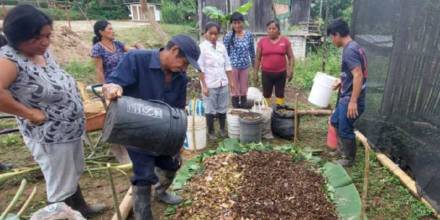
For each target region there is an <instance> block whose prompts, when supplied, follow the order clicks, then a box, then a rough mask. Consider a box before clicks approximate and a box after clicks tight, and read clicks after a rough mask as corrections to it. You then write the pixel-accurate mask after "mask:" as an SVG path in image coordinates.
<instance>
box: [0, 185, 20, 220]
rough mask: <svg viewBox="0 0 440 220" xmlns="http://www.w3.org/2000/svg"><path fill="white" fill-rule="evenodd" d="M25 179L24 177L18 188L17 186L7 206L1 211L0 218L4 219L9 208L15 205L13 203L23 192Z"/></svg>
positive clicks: (0, 219)
mask: <svg viewBox="0 0 440 220" xmlns="http://www.w3.org/2000/svg"><path fill="white" fill-rule="evenodd" d="M26 184H27V181H26V179H23V180H22V181H21V183H20V188H18V190H17V192H16V193H15V196H14V198H13V199H12V201H11V202H10V203H9V205H8V207H6V209H5V211H3V213H2V215H1V216H0V220H5V219H6V216H7V215H8V213H9V212H10V211H11V209H12V208H13V207H14V206H15V204H16V203H17V202H18V199H19V198H20V196H21V194H23V191H24V188H25V187H26Z"/></svg>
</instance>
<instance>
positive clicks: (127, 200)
mask: <svg viewBox="0 0 440 220" xmlns="http://www.w3.org/2000/svg"><path fill="white" fill-rule="evenodd" d="M132 197H133V187H130V189H128V191H127V194H125V196H124V198H123V199H122V202H121V204H120V205H119V211H120V212H121V218H122V220H126V219H127V218H128V216H129V215H130V212H131V209H132V208H133V199H132ZM112 220H118V216H117V215H116V214H114V215H113V217H112Z"/></svg>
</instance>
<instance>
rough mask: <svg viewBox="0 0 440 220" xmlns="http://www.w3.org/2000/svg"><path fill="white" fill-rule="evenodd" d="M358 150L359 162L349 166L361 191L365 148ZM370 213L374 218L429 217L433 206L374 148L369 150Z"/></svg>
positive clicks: (409, 218)
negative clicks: (413, 191)
mask: <svg viewBox="0 0 440 220" xmlns="http://www.w3.org/2000/svg"><path fill="white" fill-rule="evenodd" d="M359 148H361V149H360V150H358V157H357V160H358V162H357V163H356V165H355V166H354V167H353V168H352V169H350V170H349V171H350V172H351V176H352V178H353V181H354V183H355V184H356V187H357V188H358V190H359V192H360V193H362V190H363V187H362V185H363V175H364V160H365V157H364V156H365V154H364V150H363V149H362V147H361V146H359ZM367 201H368V215H369V217H370V218H371V219H400V218H398V217H399V216H405V217H404V218H402V219H408V220H417V219H421V218H423V217H428V216H430V215H431V214H432V212H431V210H430V209H429V208H428V207H426V206H425V205H424V204H423V203H422V202H421V201H419V200H418V199H416V198H415V197H414V196H413V195H412V194H411V193H410V192H409V191H408V189H407V188H406V187H405V186H403V185H402V184H401V183H400V180H399V179H398V178H397V177H396V176H394V175H393V174H392V173H391V172H390V171H389V170H388V169H387V168H386V167H383V166H382V165H381V164H380V163H379V161H378V160H377V158H376V155H375V153H374V152H372V153H371V154H370V175H369V189H368V199H367Z"/></svg>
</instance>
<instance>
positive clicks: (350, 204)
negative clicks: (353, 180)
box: [334, 184, 362, 220]
mask: <svg viewBox="0 0 440 220" xmlns="http://www.w3.org/2000/svg"><path fill="white" fill-rule="evenodd" d="M334 202H335V204H336V210H337V212H338V214H339V217H341V219H344V220H345V219H347V220H358V219H359V220H360V219H361V209H362V203H361V199H360V196H359V192H358V191H357V189H356V187H355V186H354V184H350V185H347V186H344V187H338V188H336V189H335V200H334Z"/></svg>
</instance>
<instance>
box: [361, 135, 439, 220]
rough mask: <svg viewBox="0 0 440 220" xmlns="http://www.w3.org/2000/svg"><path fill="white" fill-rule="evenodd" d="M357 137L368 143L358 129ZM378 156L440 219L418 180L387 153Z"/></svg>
mask: <svg viewBox="0 0 440 220" xmlns="http://www.w3.org/2000/svg"><path fill="white" fill-rule="evenodd" d="M356 138H358V139H359V140H360V141H361V142H362V143H364V142H365V143H367V144H368V141H367V138H366V137H365V136H364V135H363V134H362V133H361V132H359V131H356ZM368 146H369V145H368ZM376 158H377V160H378V161H379V162H380V163H381V164H382V165H383V166H384V167H386V168H388V170H389V171H390V172H391V173H393V174H394V175H396V176H397V177H398V178H399V180H400V182H401V183H402V184H403V185H404V186H405V187H406V188H407V189H408V190H409V191H410V192H411V194H413V195H414V196H415V197H416V198H418V199H420V201H422V202H423V203H424V204H425V205H426V206H427V207H428V208H430V209H431V210H432V212H433V213H434V214H433V215H434V216H435V217H436V218H437V219H440V215H439V213H438V212H437V211H436V210H435V209H434V208H433V207H432V205H431V204H430V203H429V202H428V201H427V200H426V199H425V198H423V196H421V195H420V194H419V193H418V191H417V186H416V182H415V181H414V180H413V179H412V178H411V177H410V176H408V174H406V173H405V172H404V171H403V170H402V169H400V167H399V166H398V165H397V164H396V163H394V162H393V161H392V160H391V159H390V158H388V157H387V156H386V155H385V154H383V153H380V152H377V153H376Z"/></svg>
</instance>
